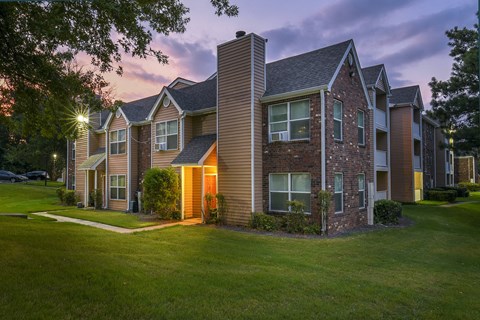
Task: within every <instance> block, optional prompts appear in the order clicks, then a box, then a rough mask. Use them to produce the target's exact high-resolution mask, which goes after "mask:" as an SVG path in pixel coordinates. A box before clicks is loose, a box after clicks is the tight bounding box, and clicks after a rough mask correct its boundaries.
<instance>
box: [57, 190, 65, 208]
mask: <svg viewBox="0 0 480 320" xmlns="http://www.w3.org/2000/svg"><path fill="white" fill-rule="evenodd" d="M55 192H56V193H57V197H58V199H59V200H60V203H61V204H64V203H65V188H62V187H61V188H57V190H55Z"/></svg>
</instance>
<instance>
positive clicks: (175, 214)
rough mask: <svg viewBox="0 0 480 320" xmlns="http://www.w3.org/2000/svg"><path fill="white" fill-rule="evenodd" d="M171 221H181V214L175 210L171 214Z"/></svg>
mask: <svg viewBox="0 0 480 320" xmlns="http://www.w3.org/2000/svg"><path fill="white" fill-rule="evenodd" d="M171 219H172V220H181V219H182V213H181V212H180V211H178V210H175V211H173V212H172V214H171Z"/></svg>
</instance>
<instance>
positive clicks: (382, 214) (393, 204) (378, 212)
mask: <svg viewBox="0 0 480 320" xmlns="http://www.w3.org/2000/svg"><path fill="white" fill-rule="evenodd" d="M373 212H374V220H375V223H382V224H398V219H399V218H400V217H401V216H402V204H401V203H400V202H397V201H392V200H378V201H376V202H375V205H374V207H373Z"/></svg>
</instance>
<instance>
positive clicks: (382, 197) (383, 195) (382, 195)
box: [375, 190, 387, 201]
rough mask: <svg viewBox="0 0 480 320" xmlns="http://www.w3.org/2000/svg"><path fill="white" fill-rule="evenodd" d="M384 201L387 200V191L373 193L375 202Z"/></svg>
mask: <svg viewBox="0 0 480 320" xmlns="http://www.w3.org/2000/svg"><path fill="white" fill-rule="evenodd" d="M386 199H387V190H384V191H377V192H375V201H377V200H386Z"/></svg>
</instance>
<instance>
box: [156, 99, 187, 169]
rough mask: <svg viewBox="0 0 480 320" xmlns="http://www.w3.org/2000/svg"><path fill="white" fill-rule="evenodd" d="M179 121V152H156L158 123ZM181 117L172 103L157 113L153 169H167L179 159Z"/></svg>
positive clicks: (159, 109)
mask: <svg viewBox="0 0 480 320" xmlns="http://www.w3.org/2000/svg"><path fill="white" fill-rule="evenodd" d="M171 120H177V121H178V127H177V128H178V149H177V150H167V151H155V134H156V133H155V130H156V124H157V122H163V121H171ZM179 120H180V115H179V113H178V110H177V108H175V106H174V105H173V104H172V103H170V105H169V106H168V107H167V108H165V107H164V106H163V105H161V106H160V108H158V109H157V113H156V114H155V116H154V117H153V122H152V128H151V129H152V146H151V148H152V167H159V168H167V167H170V164H171V163H172V161H173V159H175V158H176V157H177V155H178V154H179V153H180V133H181V131H182V130H181V122H180V121H179Z"/></svg>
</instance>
